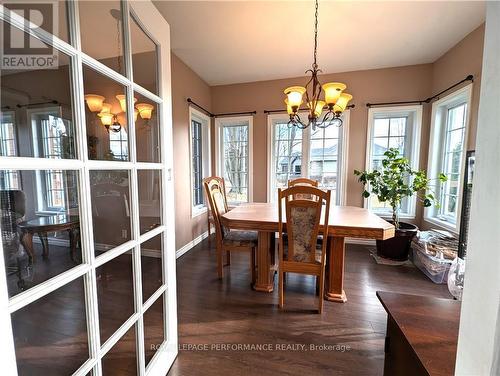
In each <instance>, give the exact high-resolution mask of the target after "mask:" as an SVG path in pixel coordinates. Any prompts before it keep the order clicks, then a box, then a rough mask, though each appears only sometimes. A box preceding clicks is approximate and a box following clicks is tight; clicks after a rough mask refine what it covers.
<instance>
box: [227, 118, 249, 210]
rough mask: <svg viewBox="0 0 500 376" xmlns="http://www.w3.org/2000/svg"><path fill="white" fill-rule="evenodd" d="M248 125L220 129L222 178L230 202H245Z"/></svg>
mask: <svg viewBox="0 0 500 376" xmlns="http://www.w3.org/2000/svg"><path fill="white" fill-rule="evenodd" d="M248 132H249V129H248V124H244V125H228V126H224V127H223V128H222V138H223V155H224V161H223V166H224V178H225V181H226V191H227V198H228V201H230V202H247V201H248V196H247V194H246V189H245V188H246V187H247V180H248V179H247V175H248V158H246V155H247V153H248Z"/></svg>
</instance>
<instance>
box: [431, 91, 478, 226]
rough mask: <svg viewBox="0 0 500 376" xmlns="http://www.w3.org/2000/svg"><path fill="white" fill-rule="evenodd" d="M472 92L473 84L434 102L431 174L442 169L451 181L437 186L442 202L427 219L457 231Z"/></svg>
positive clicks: (432, 210)
mask: <svg viewBox="0 0 500 376" xmlns="http://www.w3.org/2000/svg"><path fill="white" fill-rule="evenodd" d="M471 92H472V85H467V86H466V87H464V88H462V89H460V90H458V91H457V92H455V93H452V94H450V95H448V96H447V97H445V98H443V99H441V100H439V101H437V102H435V103H433V105H432V125H431V138H430V140H431V142H430V145H429V148H430V149H429V168H428V170H429V175H430V177H431V178H435V177H437V176H438V174H439V173H441V172H442V173H443V174H445V175H446V177H447V178H448V180H447V181H446V182H444V183H437V186H436V187H435V188H434V194H435V196H436V197H437V198H438V200H439V203H440V205H439V207H430V208H426V210H425V219H426V220H427V221H429V222H432V223H435V224H438V225H441V226H443V227H445V228H447V229H449V230H452V231H455V232H458V226H459V219H458V213H459V212H460V205H461V196H462V181H463V173H464V159H465V152H466V150H467V134H468V122H469V108H470V100H471Z"/></svg>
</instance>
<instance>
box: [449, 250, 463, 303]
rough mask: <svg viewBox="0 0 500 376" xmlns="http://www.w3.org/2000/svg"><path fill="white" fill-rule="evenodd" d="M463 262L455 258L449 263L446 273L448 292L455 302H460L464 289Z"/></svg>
mask: <svg viewBox="0 0 500 376" xmlns="http://www.w3.org/2000/svg"><path fill="white" fill-rule="evenodd" d="M464 276H465V260H462V259H461V258H460V257H457V258H455V260H453V262H452V263H451V266H450V270H449V272H448V290H449V291H450V294H451V295H453V297H455V299H457V300H462V291H463V289H464Z"/></svg>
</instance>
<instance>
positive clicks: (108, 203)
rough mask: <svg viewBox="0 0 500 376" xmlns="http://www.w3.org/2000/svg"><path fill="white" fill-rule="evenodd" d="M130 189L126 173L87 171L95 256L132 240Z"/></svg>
mask: <svg viewBox="0 0 500 376" xmlns="http://www.w3.org/2000/svg"><path fill="white" fill-rule="evenodd" d="M129 187H130V180H129V172H128V171H126V170H115V171H110V170H103V171H90V192H91V201H92V223H93V227H94V247H95V253H96V256H97V255H99V254H101V253H102V252H105V251H107V250H109V249H111V248H114V247H116V246H117V245H120V244H122V243H125V242H126V241H129V240H130V239H131V224H130V221H131V219H130V206H129V205H130V204H129V203H130V191H129Z"/></svg>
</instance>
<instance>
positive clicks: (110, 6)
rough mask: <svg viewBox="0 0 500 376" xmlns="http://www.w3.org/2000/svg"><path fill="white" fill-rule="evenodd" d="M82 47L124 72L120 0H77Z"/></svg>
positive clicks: (109, 65) (88, 52)
mask: <svg viewBox="0 0 500 376" xmlns="http://www.w3.org/2000/svg"><path fill="white" fill-rule="evenodd" d="M78 8H79V13H80V38H81V43H82V51H83V52H85V53H86V54H87V55H89V56H92V57H93V58H94V59H96V60H99V61H100V62H101V63H102V64H104V65H106V66H107V67H109V68H111V69H113V70H115V71H116V72H118V73H121V74H122V75H125V64H124V59H123V25H122V23H123V22H122V12H121V5H120V1H118V0H114V1H109V0H104V1H79V2H78Z"/></svg>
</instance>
